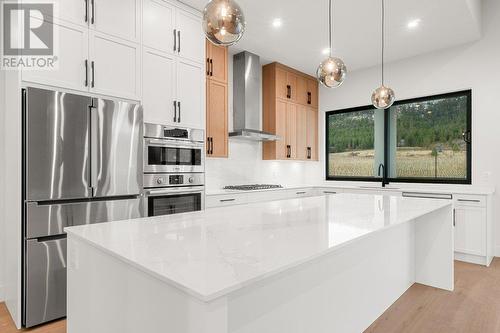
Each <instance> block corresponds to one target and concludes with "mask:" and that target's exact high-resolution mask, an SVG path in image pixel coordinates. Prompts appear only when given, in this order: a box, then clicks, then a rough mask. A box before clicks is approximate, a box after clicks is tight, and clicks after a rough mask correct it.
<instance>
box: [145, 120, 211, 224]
mask: <svg viewBox="0 0 500 333" xmlns="http://www.w3.org/2000/svg"><path fill="white" fill-rule="evenodd" d="M204 172H205V155H204V133H203V130H198V129H185V128H173V127H169V126H163V125H156V124H148V123H146V124H145V127H144V189H145V194H146V200H145V209H146V211H147V215H148V216H159V215H170V214H178V213H186V212H193V211H199V210H202V209H204V204H205V203H204V200H205V198H204V197H205V174H204Z"/></svg>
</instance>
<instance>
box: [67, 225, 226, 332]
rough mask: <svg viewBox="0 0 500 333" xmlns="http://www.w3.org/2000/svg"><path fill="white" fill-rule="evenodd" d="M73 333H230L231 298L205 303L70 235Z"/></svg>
mask: <svg viewBox="0 0 500 333" xmlns="http://www.w3.org/2000/svg"><path fill="white" fill-rule="evenodd" d="M67 300H68V302H67V304H68V309H67V332H68V333H89V332H92V333H137V332H175V333H214V332H217V333H226V332H227V307H226V298H220V299H218V300H216V301H214V302H210V303H205V302H201V301H199V300H197V299H195V298H194V297H192V296H190V295H188V294H186V293H184V292H183V291H180V290H179V289H177V288H175V287H173V286H171V285H169V284H167V283H165V282H164V281H161V280H159V279H157V278H156V277H153V276H151V275H149V274H147V273H145V272H143V271H141V270H139V269H137V268H135V267H134V266H132V265H129V264H128V263H126V262H124V261H122V260H119V259H117V258H115V257H114V256H111V255H110V254H108V253H107V252H104V251H102V250H100V249H98V248H95V247H94V246H92V245H90V244H88V243H87V242H84V241H82V240H80V239H78V238H76V237H74V236H72V235H71V234H68V292H67Z"/></svg>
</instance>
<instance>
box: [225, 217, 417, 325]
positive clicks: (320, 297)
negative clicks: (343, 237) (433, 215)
mask: <svg viewBox="0 0 500 333" xmlns="http://www.w3.org/2000/svg"><path fill="white" fill-rule="evenodd" d="M333 231H334V230H333ZM414 240H415V229H414V223H413V222H411V221H410V222H408V223H403V224H401V225H398V226H396V227H393V228H389V229H387V230H383V231H382V232H377V233H373V234H370V235H368V236H367V237H365V238H364V239H362V240H358V241H355V242H353V243H351V244H348V245H346V246H344V247H343V248H341V249H338V250H335V251H334V252H332V253H331V254H326V255H324V256H323V257H321V258H318V259H316V260H314V261H311V262H308V263H304V264H302V265H301V266H299V267H297V268H293V269H290V270H287V271H284V272H282V273H280V274H279V275H277V276H274V277H270V278H268V279H265V280H262V281H259V282H256V283H255V284H253V285H251V286H248V287H246V288H244V289H241V290H239V291H237V292H234V293H232V294H231V295H229V298H228V320H229V323H228V330H229V332H231V333H255V332H259V333H276V332H287V333H303V332H314V333H331V332H342V333H351V332H352V333H359V332H362V331H364V330H365V329H366V328H367V327H368V326H369V325H370V324H371V323H372V322H373V321H375V320H376V319H377V318H378V317H379V316H380V315H381V314H382V313H383V312H384V311H385V310H386V309H387V308H388V307H389V306H390V305H391V304H393V303H394V301H396V299H398V298H399V297H400V296H401V295H402V294H403V293H404V292H405V291H406V290H407V289H408V288H409V287H410V286H411V285H412V284H413V283H414V281H415V252H414V250H415V247H414V246H415V243H414ZM326 241H328V240H326Z"/></svg>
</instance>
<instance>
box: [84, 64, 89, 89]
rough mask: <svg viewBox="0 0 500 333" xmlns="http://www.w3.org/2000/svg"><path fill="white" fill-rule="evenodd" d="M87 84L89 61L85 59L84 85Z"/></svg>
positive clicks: (86, 85)
mask: <svg viewBox="0 0 500 333" xmlns="http://www.w3.org/2000/svg"><path fill="white" fill-rule="evenodd" d="M88 86H89V61H88V59H85V87H88Z"/></svg>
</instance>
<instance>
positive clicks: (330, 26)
mask: <svg viewBox="0 0 500 333" xmlns="http://www.w3.org/2000/svg"><path fill="white" fill-rule="evenodd" d="M328 44H329V45H330V58H331V57H332V0H328Z"/></svg>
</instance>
